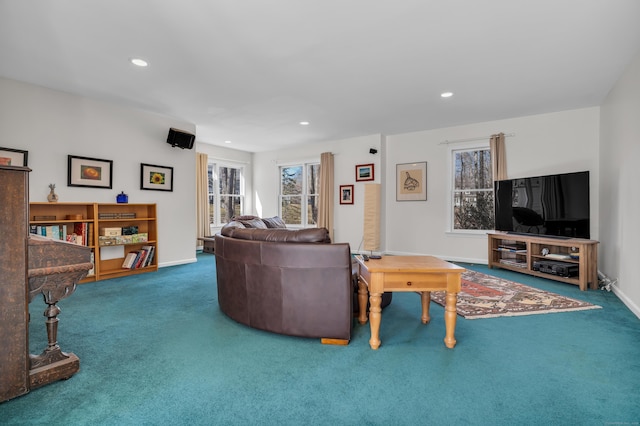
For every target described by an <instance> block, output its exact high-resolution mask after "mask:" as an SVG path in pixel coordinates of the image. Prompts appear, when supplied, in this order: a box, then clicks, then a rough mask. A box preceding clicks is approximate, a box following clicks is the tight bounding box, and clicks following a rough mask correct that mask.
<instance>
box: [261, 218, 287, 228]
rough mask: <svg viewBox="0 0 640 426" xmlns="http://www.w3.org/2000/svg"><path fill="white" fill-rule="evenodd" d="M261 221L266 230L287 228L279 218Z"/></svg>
mask: <svg viewBox="0 0 640 426" xmlns="http://www.w3.org/2000/svg"><path fill="white" fill-rule="evenodd" d="M262 221H263V222H264V224H265V225H267V228H270V229H273V228H286V227H287V225H286V224H285V223H284V220H282V218H281V217H280V216H274V217H263V218H262Z"/></svg>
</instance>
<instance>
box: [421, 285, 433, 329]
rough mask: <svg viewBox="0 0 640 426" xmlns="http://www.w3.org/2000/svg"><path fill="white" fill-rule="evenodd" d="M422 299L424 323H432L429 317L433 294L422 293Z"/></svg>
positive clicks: (428, 292)
mask: <svg viewBox="0 0 640 426" xmlns="http://www.w3.org/2000/svg"><path fill="white" fill-rule="evenodd" d="M420 299H421V300H422V323H423V324H427V323H428V322H429V321H431V317H430V316H429V305H431V292H430V291H423V292H421V293H420Z"/></svg>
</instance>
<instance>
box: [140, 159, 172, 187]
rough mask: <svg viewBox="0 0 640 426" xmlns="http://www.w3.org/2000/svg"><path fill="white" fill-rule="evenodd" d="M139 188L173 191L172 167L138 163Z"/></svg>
mask: <svg viewBox="0 0 640 426" xmlns="http://www.w3.org/2000/svg"><path fill="white" fill-rule="evenodd" d="M140 189H149V190H152V191H173V167H167V166H156V165H153V164H140Z"/></svg>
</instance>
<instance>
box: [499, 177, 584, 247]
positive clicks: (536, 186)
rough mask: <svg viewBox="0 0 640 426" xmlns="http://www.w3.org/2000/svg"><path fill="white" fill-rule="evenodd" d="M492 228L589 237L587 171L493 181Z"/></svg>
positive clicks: (513, 231)
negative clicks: (493, 214) (493, 216)
mask: <svg viewBox="0 0 640 426" xmlns="http://www.w3.org/2000/svg"><path fill="white" fill-rule="evenodd" d="M494 190H495V194H494V195H495V198H494V199H495V229H496V231H505V232H512V233H522V234H540V235H544V236H553V237H559V238H590V221H589V172H588V171H586V172H576V173H564V174H556V175H547V176H536V177H527V178H519V179H507V180H500V181H496V182H495V186H494Z"/></svg>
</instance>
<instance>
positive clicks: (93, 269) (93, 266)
mask: <svg viewBox="0 0 640 426" xmlns="http://www.w3.org/2000/svg"><path fill="white" fill-rule="evenodd" d="M95 274H96V259H95V254H94V253H93V250H92V251H91V269H89V272H87V277H92V276H94V275H95Z"/></svg>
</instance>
